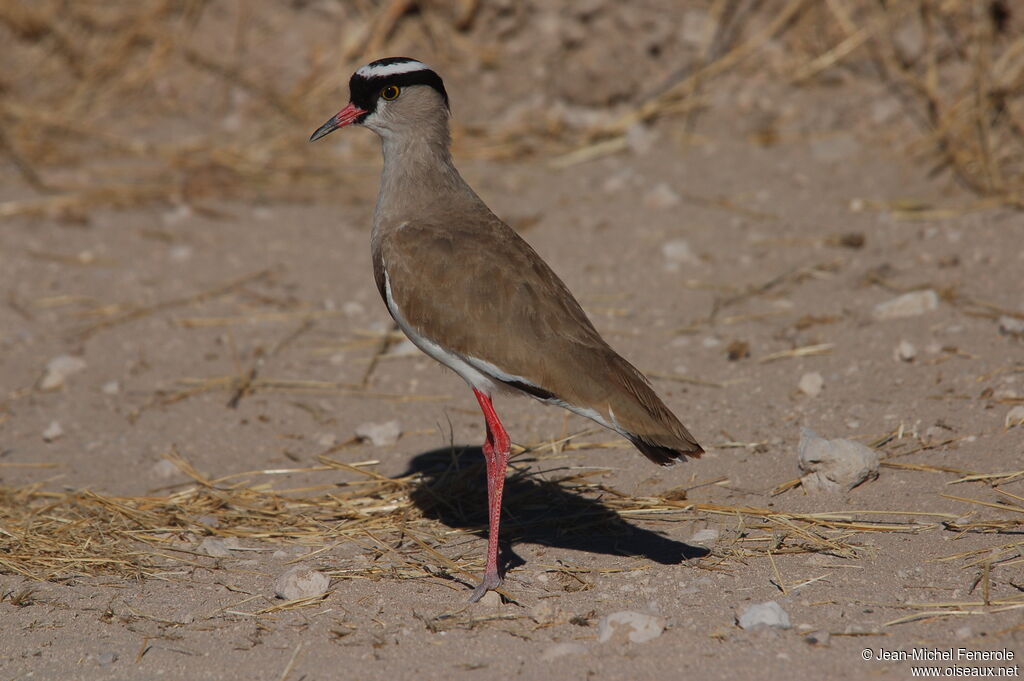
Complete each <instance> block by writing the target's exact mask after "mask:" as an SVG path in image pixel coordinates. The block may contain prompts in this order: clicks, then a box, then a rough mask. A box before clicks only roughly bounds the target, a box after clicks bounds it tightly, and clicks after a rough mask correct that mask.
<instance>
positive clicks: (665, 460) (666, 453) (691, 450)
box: [627, 435, 704, 466]
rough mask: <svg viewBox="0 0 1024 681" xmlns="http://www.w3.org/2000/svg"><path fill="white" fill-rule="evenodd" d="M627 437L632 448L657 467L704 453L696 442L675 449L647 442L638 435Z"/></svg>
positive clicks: (694, 457) (693, 457)
mask: <svg viewBox="0 0 1024 681" xmlns="http://www.w3.org/2000/svg"><path fill="white" fill-rule="evenodd" d="M627 437H628V438H629V441H630V442H632V443H633V446H634V447H636V448H637V449H639V450H640V452H641V453H642V454H643V455H644V456H646V457H647V458H648V459H650V460H651V461H653V462H654V463H656V464H658V465H659V466H671V465H672V464H674V463H675V462H677V461H685V460H686V459H687V458H692V459H696V458H699V457H700V455H701V454H703V453H704V449H703V448H702V447H701V446H700V445H699V444H697V443H696V442H694V443H689V442H687V443H686V444H685V445H684V446H683V447H681V448H675V447H666V446H664V445H658V444H654V443H653V442H648V441H646V440H644V439H643V438H641V437H640V436H639V435H627Z"/></svg>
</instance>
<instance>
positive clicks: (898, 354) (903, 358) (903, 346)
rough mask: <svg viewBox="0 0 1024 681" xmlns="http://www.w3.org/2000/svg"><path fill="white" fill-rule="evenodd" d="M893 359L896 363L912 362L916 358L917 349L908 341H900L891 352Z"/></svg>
mask: <svg viewBox="0 0 1024 681" xmlns="http://www.w3.org/2000/svg"><path fill="white" fill-rule="evenodd" d="M893 357H894V358H896V361H897V362H913V361H914V358H915V357H917V348H915V347H914V344H913V343H911V342H910V341H905V340H901V341H900V344H899V345H897V346H896V350H894V351H893Z"/></svg>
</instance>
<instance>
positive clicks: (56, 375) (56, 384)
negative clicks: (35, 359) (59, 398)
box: [38, 355, 87, 390]
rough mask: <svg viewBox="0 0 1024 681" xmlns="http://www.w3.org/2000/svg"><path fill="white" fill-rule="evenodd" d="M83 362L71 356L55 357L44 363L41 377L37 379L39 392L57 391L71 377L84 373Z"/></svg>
mask: <svg viewBox="0 0 1024 681" xmlns="http://www.w3.org/2000/svg"><path fill="white" fill-rule="evenodd" d="M86 366H87V365H86V363H85V360H84V359H82V358H81V357H73V356H71V355H57V356H56V357H54V358H53V359H51V360H50V361H49V362H47V363H46V368H45V369H43V376H42V378H40V379H39V384H38V386H39V389H40V390H58V389H59V388H61V387H63V386H64V383H65V381H67V379H68V378H70V377H71V376H74V375H75V374H77V373H79V372H81V371H84V370H85V367H86Z"/></svg>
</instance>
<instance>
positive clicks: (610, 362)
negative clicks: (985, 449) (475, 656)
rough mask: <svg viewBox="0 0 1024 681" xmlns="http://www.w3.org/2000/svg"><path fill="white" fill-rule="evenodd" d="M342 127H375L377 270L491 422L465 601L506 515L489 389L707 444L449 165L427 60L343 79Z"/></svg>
mask: <svg viewBox="0 0 1024 681" xmlns="http://www.w3.org/2000/svg"><path fill="white" fill-rule="evenodd" d="M348 85H349V92H350V95H351V96H350V101H349V103H348V106H346V107H345V108H344V109H342V110H341V111H339V112H338V113H337V115H335V116H334V117H333V118H331V119H330V120H329V121H327V122H326V123H324V124H323V125H322V126H321V127H320V128H319V129H318V130H317V131H316V132H314V133H313V135H312V137H310V141H313V140H318V139H320V138H321V137H323V136H324V135H327V134H328V133H330V132H331V131H333V130H337V129H338V128H341V127H344V126H346V125H363V126H365V127H367V128H369V129H370V130H373V131H374V132H375V133H377V134H378V135H379V136H380V138H381V142H382V146H383V150H384V170H383V172H382V174H381V181H380V193H379V195H378V197H377V207H376V210H375V211H374V215H373V233H372V235H371V237H370V243H371V246H372V256H373V273H374V278H375V279H376V281H377V289H378V290H379V291H380V295H381V297H382V298H383V299H384V303H385V304H386V305H387V308H388V311H389V312H390V313H391V316H392V317H393V318H394V319H395V321H396V322H397V323H398V326H399V327H400V328H401V329H402V331H403V332H405V335H406V336H408V337H409V340H411V341H412V342H413V343H414V344H415V345H416V346H417V347H418V348H419V349H420V350H422V351H423V352H425V353H426V354H428V355H430V356H431V357H433V358H434V359H436V360H437V361H438V362H440V363H441V364H444V365H445V366H447V367H449V368H451V369H452V370H453V371H454V372H455V373H457V374H458V375H459V376H461V377H462V378H463V379H464V380H465V381H466V383H468V384H469V386H470V387H471V388H472V389H473V394H474V395H475V396H476V399H477V402H479V403H480V409H481V410H482V411H483V414H484V420H485V422H486V426H487V439H486V441H485V442H484V444H483V453H484V457H485V459H486V462H487V496H488V515H489V519H490V527H489V530H490V531H489V535H488V541H487V567H486V571H485V573H484V577H483V581H481V582H480V584H479V586H477V587H476V589H475V590H474V591H473V596H472V598H471V599H470V600H472V601H476V600H479V599H480V597H481V596H483V595H484V593H486V592H487V591H489V590H491V589H495V588H497V587H498V586H499V585H500V584H501V581H502V578H501V575H500V573H499V571H498V524H499V520H500V516H501V492H502V488H503V486H504V483H505V468H506V465H507V463H508V456H509V448H510V445H511V442H510V440H509V436H508V433H506V432H505V428H504V427H503V426H502V425H501V421H500V420H499V419H498V415H497V413H495V411H494V406H493V405H492V403H491V397H492V396H493V395H494V394H495V393H499V392H511V393H520V394H525V395H529V396H530V397H533V398H536V399H538V400H540V401H541V402H546V403H548V404H555V405H558V406H560V407H564V408H565V409H568V410H569V411H572V412H574V413H576V414H579V415H581V416H585V417H587V418H589V419H591V420H593V421H596V422H597V423H599V424H601V425H602V426H604V427H605V428H610V429H611V430H614V431H615V432H617V433H619V434H620V435H622V436H623V437H625V438H626V439H628V440H629V441H630V442H632V443H633V444H634V445H635V446H636V448H637V449H639V450H640V451H641V452H642V453H643V454H644V455H645V456H646V457H647V458H648V459H650V460H651V461H653V462H655V463H657V464H661V465H668V464H671V463H673V462H675V461H676V460H680V459H685V458H686V457H688V456H690V457H698V456H700V455H701V453H702V452H703V451H704V450H703V449H701V447H700V445H698V444H697V441H696V440H694V438H693V436H692V435H690V432H689V431H688V430H687V429H686V428H685V427H684V426H683V424H682V423H680V422H679V419H677V418H676V417H675V415H673V413H672V412H671V411H669V409H668V407H666V406H665V404H664V403H663V402H662V401H661V399H660V398H659V397H658V395H657V394H655V392H654V390H653V389H652V388H651V386H650V384H649V383H648V382H647V380H646V379H645V378H644V376H643V375H642V374H641V373H640V372H639V371H637V369H636V368H635V367H633V365H632V364H630V363H629V362H627V361H626V360H625V359H623V358H622V357H621V356H620V355H619V354H618V353H616V352H615V350H613V349H612V348H611V347H610V346H609V345H608V344H607V343H606V342H605V341H604V339H603V338H601V335H600V334H599V333H598V332H597V330H596V329H595V328H594V325H593V324H592V323H591V322H590V320H589V319H588V318H587V315H586V313H584V312H583V309H582V308H581V307H580V304H579V303H578V302H576V299H575V298H574V297H573V295H572V293H570V292H569V289H568V288H567V287H566V286H565V284H563V283H562V280H561V279H559V278H558V276H557V275H556V274H555V273H554V272H553V271H552V270H551V268H550V267H548V265H547V263H545V262H544V261H543V260H542V259H541V258H540V256H539V255H537V253H536V252H535V251H534V250H533V249H532V248H531V247H530V245H529V244H527V243H526V241H524V240H523V239H522V238H521V237H520V236H519V235H518V234H517V233H516V232H515V231H514V230H512V228H510V227H509V226H508V225H506V224H505V223H504V222H502V221H501V220H500V219H498V218H497V217H496V216H495V215H494V213H492V212H491V211H490V209H489V208H487V206H486V205H485V204H484V202H483V201H481V200H480V197H479V196H477V195H476V192H474V191H473V190H472V189H471V188H470V186H469V185H468V184H466V181H465V180H463V179H462V176H461V175H460V174H459V171H458V170H456V168H455V165H454V163H453V162H452V157H451V152H450V150H449V147H450V137H449V131H448V118H449V114H450V111H449V105H448V93H447V92H446V91H445V88H444V83H443V82H442V81H441V78H440V76H438V75H437V73H435V72H434V71H433V70H432V69H431V68H430V67H428V66H427V65H426V64H423V63H422V62H420V61H417V60H415V59H408V58H405V57H391V58H388V59H380V60H377V61H375V62H372V63H370V64H367V65H366V66H363V67H362V68H360V69H359V70H358V71H356V72H355V74H353V76H352V78H351V79H350V80H349V84H348Z"/></svg>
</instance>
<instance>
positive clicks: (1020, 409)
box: [1004, 404, 1024, 428]
mask: <svg viewBox="0 0 1024 681" xmlns="http://www.w3.org/2000/svg"><path fill="white" fill-rule="evenodd" d="M1004 425H1005V426H1006V428H1013V427H1014V426H1024V404H1018V405H1017V406H1016V407H1014V408H1013V409H1011V410H1010V411H1008V412H1007V413H1006V421H1005V422H1004Z"/></svg>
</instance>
